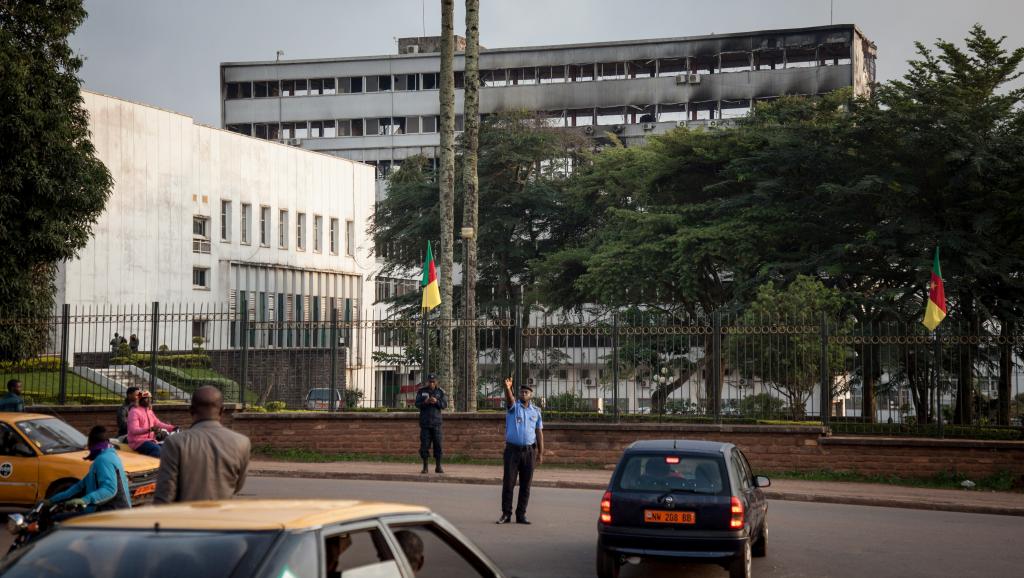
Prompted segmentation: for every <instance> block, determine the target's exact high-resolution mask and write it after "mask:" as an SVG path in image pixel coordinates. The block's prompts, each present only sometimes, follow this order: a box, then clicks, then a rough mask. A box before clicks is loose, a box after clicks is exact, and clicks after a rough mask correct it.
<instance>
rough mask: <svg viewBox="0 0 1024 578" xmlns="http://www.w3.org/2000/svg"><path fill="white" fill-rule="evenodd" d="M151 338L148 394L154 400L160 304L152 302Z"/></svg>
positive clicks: (158, 345) (158, 346)
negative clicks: (151, 395)
mask: <svg viewBox="0 0 1024 578" xmlns="http://www.w3.org/2000/svg"><path fill="white" fill-rule="evenodd" d="M150 334H151V335H152V336H153V339H152V340H151V347H150V351H149V393H151V394H153V399H154V400H155V399H156V352H157V350H158V349H159V348H160V302H159V301H154V302H153V325H152V327H151V328H150Z"/></svg>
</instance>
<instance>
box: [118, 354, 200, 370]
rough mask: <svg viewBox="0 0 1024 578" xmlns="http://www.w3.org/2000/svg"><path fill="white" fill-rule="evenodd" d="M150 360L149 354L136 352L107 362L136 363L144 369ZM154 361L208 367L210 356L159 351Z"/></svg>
mask: <svg viewBox="0 0 1024 578" xmlns="http://www.w3.org/2000/svg"><path fill="white" fill-rule="evenodd" d="M151 361H152V358H151V357H150V354H148V353H136V354H133V355H124V356H116V357H111V358H110V360H109V361H108V364H109V365H137V366H139V367H141V368H143V369H145V368H147V367H149V366H150V363H151ZM156 362H157V364H158V365H166V366H173V367H186V368H209V367H210V366H211V365H212V361H211V360H210V356H209V355H206V354H205V353H179V354H173V355H169V354H166V353H159V354H157V356H156Z"/></svg>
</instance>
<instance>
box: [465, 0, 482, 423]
mask: <svg viewBox="0 0 1024 578" xmlns="http://www.w3.org/2000/svg"><path fill="white" fill-rule="evenodd" d="M465 87H466V88H465V90H464V91H463V111H462V118H463V119H464V123H465V132H463V134H462V139H463V141H462V142H463V149H464V151H465V152H464V153H463V161H462V164H463V168H464V173H463V175H464V176H463V179H462V181H463V187H464V188H465V191H466V192H465V195H464V197H465V199H464V202H463V215H462V225H463V227H469V228H471V229H472V230H473V234H472V235H471V236H469V238H464V239H463V240H462V242H463V243H465V244H466V262H465V263H464V264H463V267H465V269H466V274H465V283H466V288H465V291H466V302H465V303H464V304H463V312H464V315H463V318H464V319H465V320H466V321H467V322H468V321H470V320H474V319H476V277H477V271H476V269H477V246H476V230H477V228H478V227H479V218H478V213H479V192H478V188H479V185H480V181H479V177H478V174H477V149H478V147H479V143H480V134H479V132H480V0H466V70H465ZM465 340H466V360H467V367H466V384H467V385H468V386H469V389H470V391H474V390H475V389H476V388H475V384H476V380H477V347H476V328H475V327H469V328H468V329H467V330H466V331H465ZM476 398H477V396H475V395H470V394H469V392H466V405H467V406H468V407H466V408H464V409H466V410H468V411H476Z"/></svg>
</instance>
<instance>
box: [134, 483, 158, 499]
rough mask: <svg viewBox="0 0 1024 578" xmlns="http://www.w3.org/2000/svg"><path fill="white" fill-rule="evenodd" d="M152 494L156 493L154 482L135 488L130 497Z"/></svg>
mask: <svg viewBox="0 0 1024 578" xmlns="http://www.w3.org/2000/svg"><path fill="white" fill-rule="evenodd" d="M153 492H156V482H151V483H148V484H146V485H145V486H139V487H137V488H135V491H134V492H132V497H133V498H138V497H139V496H145V495H146V494H152V493H153Z"/></svg>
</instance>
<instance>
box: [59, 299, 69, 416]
mask: <svg viewBox="0 0 1024 578" xmlns="http://www.w3.org/2000/svg"><path fill="white" fill-rule="evenodd" d="M70 325H71V305H69V304H68V303H65V304H64V305H63V306H62V307H61V310H60V394H59V396H58V400H59V402H60V405H64V404H65V403H67V401H68V328H69V327H70Z"/></svg>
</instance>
